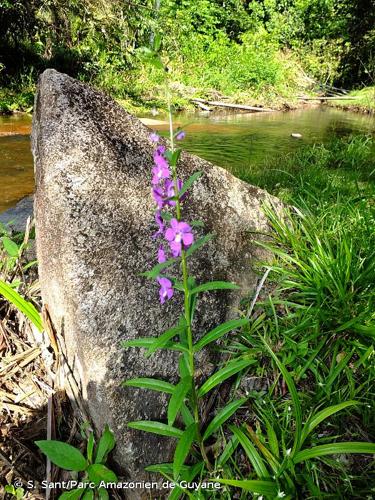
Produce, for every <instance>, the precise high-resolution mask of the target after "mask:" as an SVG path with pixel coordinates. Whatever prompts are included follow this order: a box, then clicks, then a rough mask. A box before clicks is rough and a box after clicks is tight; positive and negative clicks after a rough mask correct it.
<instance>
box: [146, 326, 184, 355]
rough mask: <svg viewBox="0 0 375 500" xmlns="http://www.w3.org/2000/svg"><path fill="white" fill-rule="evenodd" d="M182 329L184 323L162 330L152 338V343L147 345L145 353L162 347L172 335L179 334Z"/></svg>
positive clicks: (150, 352)
mask: <svg viewBox="0 0 375 500" xmlns="http://www.w3.org/2000/svg"><path fill="white" fill-rule="evenodd" d="M184 329H185V326H184V325H179V326H174V327H173V328H170V329H169V330H167V331H166V332H164V333H163V334H162V335H160V336H159V337H158V338H156V339H154V343H153V344H152V345H151V346H150V347H149V349H148V353H147V355H149V354H152V353H153V352H155V351H156V350H157V349H160V348H162V347H164V346H165V345H166V344H167V343H168V342H169V341H170V340H171V339H173V337H175V336H176V335H179V333H180V332H181V331H183V330H184Z"/></svg>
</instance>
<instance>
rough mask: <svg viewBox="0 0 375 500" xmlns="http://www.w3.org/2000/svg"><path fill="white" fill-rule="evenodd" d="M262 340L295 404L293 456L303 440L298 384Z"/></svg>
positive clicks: (263, 340)
mask: <svg viewBox="0 0 375 500" xmlns="http://www.w3.org/2000/svg"><path fill="white" fill-rule="evenodd" d="M261 340H262V342H263V343H264V345H265V347H266V349H267V351H268V352H269V353H270V355H271V357H272V359H273V360H274V361H275V363H276V365H277V367H278V369H279V370H280V371H281V373H282V375H283V377H284V380H285V383H286V385H287V386H288V389H289V392H290V395H291V398H292V402H293V406H294V415H295V419H296V429H295V433H294V436H295V437H294V443H293V449H292V456H293V455H294V454H295V453H296V452H297V450H298V449H299V446H300V441H301V435H302V408H301V402H300V400H299V397H298V392H297V389H296V386H295V384H294V382H293V379H292V377H291V376H290V374H289V372H288V370H287V369H286V367H285V365H284V364H283V363H282V362H281V361H280V360H279V358H278V357H277V356H276V354H275V353H274V352H273V351H272V349H271V347H270V346H269V345H268V343H267V342H266V340H265V339H264V338H262V337H261Z"/></svg>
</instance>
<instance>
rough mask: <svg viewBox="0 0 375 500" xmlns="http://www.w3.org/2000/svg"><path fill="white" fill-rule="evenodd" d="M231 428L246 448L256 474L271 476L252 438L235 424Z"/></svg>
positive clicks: (264, 476) (261, 477) (265, 476)
mask: <svg viewBox="0 0 375 500" xmlns="http://www.w3.org/2000/svg"><path fill="white" fill-rule="evenodd" d="M230 429H231V431H232V432H233V434H234V435H235V436H237V438H238V441H239V442H240V445H241V446H242V448H243V449H244V451H245V453H246V455H247V457H248V458H249V460H250V462H251V464H252V466H253V467H254V471H255V473H256V475H257V476H258V477H259V478H260V479H263V478H268V477H269V476H270V475H269V472H268V470H267V468H266V466H265V465H264V462H263V459H262V457H261V456H260V455H259V453H258V452H257V450H256V448H255V446H254V445H253V443H252V442H251V441H250V439H249V438H248V437H247V436H246V435H245V434H244V433H243V432H242V430H241V429H238V428H237V427H234V426H231V427H230Z"/></svg>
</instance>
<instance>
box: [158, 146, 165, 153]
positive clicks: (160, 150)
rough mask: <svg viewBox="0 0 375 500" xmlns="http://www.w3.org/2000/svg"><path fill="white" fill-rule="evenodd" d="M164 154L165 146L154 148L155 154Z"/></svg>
mask: <svg viewBox="0 0 375 500" xmlns="http://www.w3.org/2000/svg"><path fill="white" fill-rule="evenodd" d="M164 153H165V146H162V145H160V146H158V147H157V148H156V154H158V155H163V154H164Z"/></svg>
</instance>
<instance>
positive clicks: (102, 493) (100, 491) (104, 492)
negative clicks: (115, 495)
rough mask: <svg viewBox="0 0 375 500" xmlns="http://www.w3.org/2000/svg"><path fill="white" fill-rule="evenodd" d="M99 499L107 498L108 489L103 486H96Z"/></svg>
mask: <svg viewBox="0 0 375 500" xmlns="http://www.w3.org/2000/svg"><path fill="white" fill-rule="evenodd" d="M97 491H98V495H99V500H109V495H108V491H107V490H106V489H105V488H98V490H97Z"/></svg>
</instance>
